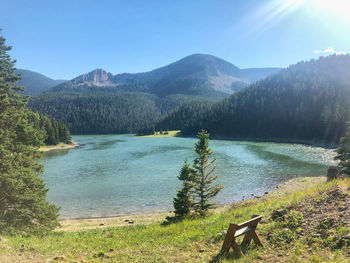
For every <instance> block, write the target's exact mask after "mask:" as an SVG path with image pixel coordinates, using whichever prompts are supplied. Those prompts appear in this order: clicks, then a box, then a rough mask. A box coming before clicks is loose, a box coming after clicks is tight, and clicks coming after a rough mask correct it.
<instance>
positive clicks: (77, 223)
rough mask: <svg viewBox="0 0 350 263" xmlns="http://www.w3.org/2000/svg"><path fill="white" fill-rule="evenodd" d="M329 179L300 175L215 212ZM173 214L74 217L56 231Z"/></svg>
mask: <svg viewBox="0 0 350 263" xmlns="http://www.w3.org/2000/svg"><path fill="white" fill-rule="evenodd" d="M326 181H327V178H326V177H325V176H318V177H300V178H294V179H291V180H288V181H286V182H285V183H282V184H280V185H276V186H275V189H276V190H274V191H272V192H270V193H268V194H265V195H263V196H260V197H259V196H252V198H251V199H246V200H244V201H241V202H235V203H231V204H227V205H224V206H219V207H218V208H216V209H214V210H213V213H220V212H222V211H224V210H226V209H228V208H231V207H232V206H236V205H239V204H241V203H242V202H249V203H251V202H256V201H260V200H264V199H270V198H276V197H277V198H279V197H282V196H285V195H288V194H291V193H293V192H296V191H304V190H306V189H308V188H311V187H313V186H316V185H319V184H322V183H324V182H326ZM169 215H172V213H171V212H156V213H146V214H130V215H122V216H111V217H95V218H76V219H75V218H72V219H60V220H59V222H60V224H61V226H60V227H58V228H57V229H56V230H55V231H58V232H66V231H68V232H70V231H81V230H90V229H97V228H107V227H120V226H130V225H149V224H152V223H160V222H162V221H164V219H165V217H166V216H169Z"/></svg>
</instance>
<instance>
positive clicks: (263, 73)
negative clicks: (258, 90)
mask: <svg viewBox="0 0 350 263" xmlns="http://www.w3.org/2000/svg"><path fill="white" fill-rule="evenodd" d="M280 70H282V68H246V69H242V70H241V71H242V73H243V74H244V76H246V78H247V79H248V80H249V81H250V82H251V83H253V82H255V81H258V80H261V79H264V78H266V77H267V76H269V75H272V74H274V73H277V72H279V71H280Z"/></svg>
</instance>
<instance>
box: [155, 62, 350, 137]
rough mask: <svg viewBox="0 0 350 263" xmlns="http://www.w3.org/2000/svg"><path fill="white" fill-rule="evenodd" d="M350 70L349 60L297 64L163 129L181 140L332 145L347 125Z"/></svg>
mask: <svg viewBox="0 0 350 263" xmlns="http://www.w3.org/2000/svg"><path fill="white" fill-rule="evenodd" d="M349 68H350V55H333V56H328V57H321V58H319V59H318V60H311V61H308V62H300V63H298V64H296V65H293V66H290V67H289V68H287V69H284V70H281V71H280V72H278V73H276V74H274V75H271V76H268V77H267V78H265V79H264V80H261V81H258V82H256V83H254V84H252V85H250V86H249V87H247V88H245V89H243V90H241V91H240V92H237V93H235V94H233V95H231V96H230V97H229V98H227V99H224V100H223V101H221V102H218V103H216V104H214V105H213V106H209V107H206V109H205V106H203V107H196V108H195V107H194V108H193V109H191V108H190V107H186V108H182V109H180V110H178V111H177V112H176V113H175V112H174V113H171V114H170V115H169V116H168V117H166V118H165V120H166V125H167V126H168V128H169V129H175V128H176V129H179V128H180V129H181V130H182V133H183V134H184V135H195V134H196V133H197V132H198V131H200V130H201V129H205V130H207V131H208V132H209V133H210V134H211V135H213V136H221V137H223V136H226V137H234V138H240V139H242V138H246V139H266V140H271V139H279V140H293V141H301V142H303V141H315V142H323V143H334V144H336V143H338V141H339V138H340V136H342V134H343V132H344V127H345V122H346V121H347V120H349V119H350V75H349ZM199 111H200V113H199ZM183 116H186V117H185V118H186V119H187V121H184V123H183V124H182V125H179V122H181V121H182V120H183V119H184V118H183ZM159 125H161V126H162V123H160V124H159ZM172 125H173V126H172ZM156 127H157V125H156Z"/></svg>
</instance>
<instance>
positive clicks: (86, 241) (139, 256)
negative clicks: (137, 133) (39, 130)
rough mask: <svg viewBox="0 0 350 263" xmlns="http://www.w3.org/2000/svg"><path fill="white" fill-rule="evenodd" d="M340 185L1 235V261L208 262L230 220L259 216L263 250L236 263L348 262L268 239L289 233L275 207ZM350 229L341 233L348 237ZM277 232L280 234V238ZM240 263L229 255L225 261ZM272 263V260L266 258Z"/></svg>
mask: <svg viewBox="0 0 350 263" xmlns="http://www.w3.org/2000/svg"><path fill="white" fill-rule="evenodd" d="M336 185H343V186H347V187H349V186H350V180H349V179H347V180H343V181H338V180H337V181H332V182H328V183H321V184H319V185H316V186H314V187H311V188H309V189H307V190H304V191H298V192H294V193H290V194H286V195H278V196H277V195H271V196H270V197H266V198H260V199H253V200H248V201H244V202H241V203H239V204H236V205H234V206H232V207H230V208H225V209H223V208H222V209H219V210H218V211H217V212H215V213H212V214H211V215H210V216H208V217H207V218H205V219H197V220H185V221H183V222H181V223H177V224H173V225H169V226H166V227H164V226H160V224H159V223H153V224H150V225H147V226H146V225H135V226H122V227H109V228H103V229H94V230H85V231H74V232H54V233H51V234H49V235H47V236H45V237H36V236H31V237H19V236H18V237H2V240H1V241H0V258H1V259H2V260H1V262H17V261H18V262H19V261H20V262H47V260H48V259H51V260H52V261H53V262H209V261H210V260H212V259H213V258H214V257H215V256H216V255H217V253H218V252H219V251H220V249H221V245H222V242H223V239H224V235H220V234H218V233H220V232H222V231H224V230H226V229H227V227H228V225H229V223H230V222H236V223H239V222H243V221H245V220H248V219H249V218H250V217H251V215H252V214H260V215H262V216H263V221H262V222H261V224H260V225H259V226H258V230H257V233H258V235H259V236H260V237H261V239H262V242H263V244H264V249H262V248H258V247H255V246H254V245H253V246H251V247H250V249H249V250H247V251H246V253H245V256H244V257H243V258H238V259H237V262H257V261H260V260H261V259H263V261H267V262H347V261H348V260H349V258H347V257H346V255H345V250H332V249H330V248H327V247H324V246H321V245H317V244H316V245H313V247H308V246H307V245H306V244H305V242H304V241H303V240H298V239H292V240H291V242H289V243H285V242H282V243H279V242H278V241H276V240H273V242H271V241H269V240H268V238H267V237H268V235H269V234H271V232H272V233H274V234H275V235H276V236H277V237H279V236H280V237H282V238H283V237H284V236H285V235H288V232H287V231H286V230H285V229H283V228H281V227H280V225H279V224H278V223H276V222H274V221H271V220H267V219H268V218H269V216H270V215H271V213H272V211H273V210H274V209H278V208H280V207H286V206H289V205H297V204H299V203H300V202H301V201H302V200H304V199H305V198H306V197H310V196H315V198H317V196H318V195H319V194H320V193H321V192H323V191H325V190H327V189H329V188H331V187H334V186H336ZM349 230H350V229H349V227H347V228H345V229H339V232H341V233H349ZM276 233H277V234H276ZM233 259H236V258H235V256H234V255H233V254H232V253H230V254H229V256H228V258H226V259H223V261H222V262H232V260H233ZM266 259H267V260H266Z"/></svg>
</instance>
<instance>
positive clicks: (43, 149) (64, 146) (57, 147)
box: [39, 142, 79, 152]
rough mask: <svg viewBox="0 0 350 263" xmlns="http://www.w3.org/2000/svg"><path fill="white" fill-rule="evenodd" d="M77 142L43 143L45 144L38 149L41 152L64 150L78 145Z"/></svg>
mask: <svg viewBox="0 0 350 263" xmlns="http://www.w3.org/2000/svg"><path fill="white" fill-rule="evenodd" d="M78 146H79V144H78V143H76V142H72V143H70V144H66V143H59V144H57V145H45V146H41V147H40V149H39V151H41V152H49V151H54V150H65V149H72V148H75V147H78Z"/></svg>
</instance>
